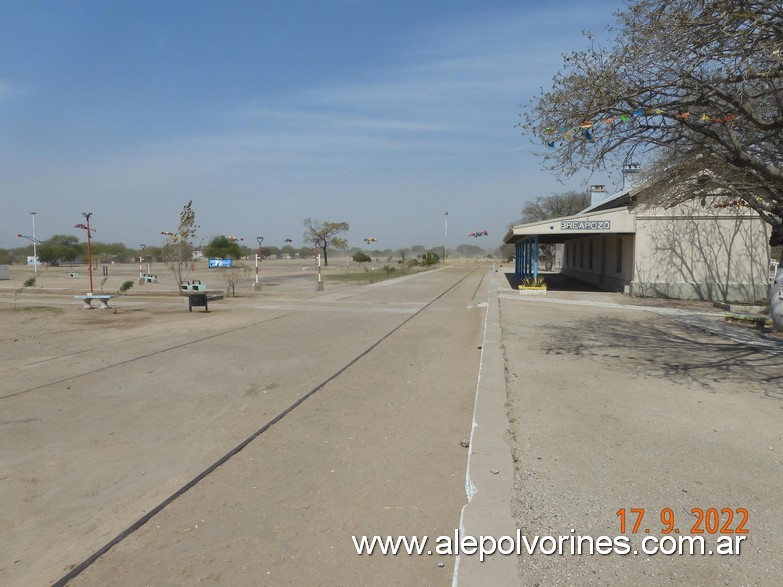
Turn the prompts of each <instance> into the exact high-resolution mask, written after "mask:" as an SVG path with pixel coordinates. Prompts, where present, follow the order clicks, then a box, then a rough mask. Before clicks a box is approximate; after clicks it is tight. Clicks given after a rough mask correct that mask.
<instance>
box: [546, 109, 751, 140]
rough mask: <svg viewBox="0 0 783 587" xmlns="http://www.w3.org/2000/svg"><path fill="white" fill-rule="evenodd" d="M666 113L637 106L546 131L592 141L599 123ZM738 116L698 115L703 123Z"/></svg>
mask: <svg viewBox="0 0 783 587" xmlns="http://www.w3.org/2000/svg"><path fill="white" fill-rule="evenodd" d="M664 115H666V112H665V111H664V110H661V109H660V108H656V109H654V110H648V111H645V110H644V109H642V108H637V109H636V110H633V111H631V112H630V113H627V114H620V115H618V116H610V117H608V118H604V119H602V120H598V121H595V122H593V121H590V120H585V121H584V122H583V123H581V124H580V125H579V126H573V127H568V126H561V127H558V128H555V127H552V126H547V127H546V128H545V130H546V133H547V134H549V135H553V134H555V133H556V132H560V133H563V139H565V140H567V141H568V140H571V139H572V138H574V137H578V136H584V138H585V139H586V140H587V141H588V142H590V143H592V142H593V141H594V139H595V128H596V126H598V125H601V124H618V123H625V122H628V121H629V120H632V119H634V118H639V117H642V116H664ZM673 117H674V118H675V119H677V120H680V121H683V122H685V121H686V120H689V119H691V113H690V112H680V113H679V114H675V115H673ZM736 118H737V115H736V114H726V115H723V116H711V115H709V114H702V115H701V116H699V117H698V121H699V122H702V123H705V124H706V123H714V124H726V123H728V122H732V121H733V120H735V119H736ZM556 143H557V141H548V142H547V146H548V147H552V148H554V147H555V146H556Z"/></svg>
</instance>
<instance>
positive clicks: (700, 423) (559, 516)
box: [0, 261, 783, 586]
mask: <svg viewBox="0 0 783 587" xmlns="http://www.w3.org/2000/svg"><path fill="white" fill-rule="evenodd" d="M311 265H312V263H311V262H309V261H305V262H303V261H287V262H282V263H280V264H279V265H273V264H272V263H269V264H267V265H265V266H264V267H263V268H262V273H261V280H260V281H261V286H260V288H256V287H254V285H253V283H252V277H250V278H248V279H246V280H245V281H244V282H243V283H242V284H241V285H240V287H238V289H237V293H238V295H239V297H238V298H236V299H231V300H221V301H216V302H214V304H212V305H211V309H212V311H211V312H209V313H206V312H204V311H203V309H201V308H196V309H194V311H193V313H190V312H188V311H187V302H186V300H185V299H184V298H182V297H180V296H179V295H178V293H177V292H176V291H175V288H176V284H175V282H174V279H173V277H171V276H170V275H169V276H166V274H165V272H164V271H159V274H160V282H159V283H158V284H147V285H144V286H139V285H138V284H136V285H134V287H133V288H132V289H131V290H130V292H129V294H128V295H123V296H118V297H116V298H114V299H112V300H111V301H110V304H111V306H112V309H110V310H98V309H94V310H85V309H83V308H82V307H81V304H80V303H79V302H78V301H77V300H76V299H75V298H74V297H73V296H74V295H77V294H79V293H84V292H86V291H87V289H88V288H89V283H88V281H87V279H86V277H85V271H84V268H81V269H79V270H78V272H79V274H80V275H79V277H74V278H72V277H70V276H69V272H70V268H59V269H54V270H52V269H49V270H45V269H40V273H39V275H38V277H37V278H36V285H35V286H32V287H24V286H23V283H24V281H25V280H26V279H27V278H29V277H30V276H32V269H29V268H12V280H11V281H9V282H0V326H1V329H0V350H1V351H2V352H1V353H0V357H1V358H0V378H1V379H0V381H1V382H2V383H0V401H2V402H4V404H3V405H2V406H0V408H2V409H0V437H1V438H2V447H3V448H2V460H1V461H0V462H2V464H3V466H2V469H0V486H1V487H2V491H0V512H4V513H3V514H2V516H3V519H2V522H3V525H4V526H5V527H6V528H7V529H8V531H7V532H4V533H0V551H2V552H4V553H5V557H6V560H5V561H3V562H2V564H0V582H2V583H4V584H8V585H28V584H45V583H47V582H51V581H53V580H56V579H57V578H58V577H60V576H62V575H63V574H65V573H67V572H68V570H69V568H71V567H72V566H73V565H74V564H76V563H78V562H79V561H81V560H83V558H84V556H86V555H87V554H89V553H91V552H94V551H95V550H96V549H98V548H100V547H101V546H102V545H104V544H106V542H107V541H109V540H110V539H112V538H113V537H114V536H116V534H117V532H118V531H119V530H121V529H122V528H126V527H127V526H128V525H129V524H130V523H132V522H133V521H134V520H136V519H138V518H139V516H141V515H143V514H144V512H146V511H149V510H150V509H151V508H153V507H155V506H156V505H157V504H159V503H160V501H161V500H162V499H164V498H165V497H167V496H169V495H171V493H172V492H174V491H176V490H177V489H178V488H179V487H181V486H182V485H183V484H184V483H186V482H187V481H189V480H190V479H192V477H193V475H194V474H196V473H197V472H199V471H202V470H203V469H204V467H206V466H207V465H209V464H210V463H214V462H215V461H216V460H217V459H219V458H220V457H221V456H222V455H224V454H225V452H226V450H227V448H228V447H232V446H236V444H237V443H239V442H241V441H242V440H243V439H245V438H247V435H248V434H249V433H250V432H251V431H254V430H257V429H258V426H260V425H261V424H262V423H263V422H265V421H267V419H268V418H271V417H273V416H274V415H275V414H279V413H281V412H282V411H283V410H285V409H286V408H287V407H288V406H290V405H291V402H293V401H296V400H297V398H299V397H302V396H303V395H304V394H306V393H307V392H308V390H311V389H313V388H314V387H315V386H317V385H319V384H321V383H323V382H324V381H325V380H326V379H327V378H328V377H330V376H331V375H332V374H333V373H334V372H335V370H336V369H337V368H339V366H344V365H345V364H347V363H348V362H350V361H351V360H352V359H353V358H354V357H356V356H357V353H359V352H362V350H363V349H366V348H367V346H368V345H370V344H372V343H373V342H374V341H378V340H379V339H381V338H382V337H383V336H385V335H386V333H388V332H390V331H391V330H392V329H393V328H395V327H396V325H399V324H400V323H401V322H402V321H403V320H405V319H406V318H408V317H410V316H411V315H413V314H414V313H415V312H418V311H420V310H421V309H422V308H423V307H424V303H425V301H426V300H429V299H431V296H432V295H433V294H432V293H430V292H431V291H438V290H437V288H438V287H444V286H443V285H442V284H444V283H447V282H448V283H451V281H449V280H452V281H453V280H455V279H457V277H454V276H451V277H450V276H449V275H448V273H440V276H437V275H435V276H432V277H426V278H425V279H419V278H417V279H415V280H413V281H409V282H406V285H405V286H404V287H399V286H397V287H393V286H390V287H386V286H384V285H383V284H376V286H371V287H367V286H365V287H363V288H359V289H355V288H351V287H349V286H346V285H345V284H337V283H330V282H329V281H328V277H329V273H330V271H344V267H331V268H329V269H326V270H325V271H324V278H325V280H326V283H327V288H326V291H325V292H320V293H316V287H315V283H316V279H317V276H316V273H315V272H314V271H313V268H312V267H311ZM470 271H471V268H470V267H469V266H467V265H466V266H464V267H462V268H460V269H459V270H458V271H457V272H458V273H460V276H462V275H463V274H465V275H468V277H466V281H465V283H464V284H463V285H461V286H459V287H457V288H456V289H454V290H453V291H451V292H450V293H449V294H448V295H446V296H445V297H443V298H442V299H441V300H439V301H438V303H437V304H434V305H433V306H432V308H431V311H428V312H427V313H425V314H422V319H420V320H417V321H416V322H415V324H416V328H415V329H414V328H408V327H406V328H405V329H403V330H401V331H400V333H399V335H398V336H397V337H393V338H391V339H389V341H388V342H387V343H384V346H383V347H382V350H381V348H379V349H378V350H376V351H374V352H373V353H371V354H370V355H368V359H367V360H366V361H361V362H360V363H358V364H357V366H356V367H355V368H353V369H352V370H351V371H349V372H348V373H346V376H345V377H344V378H341V379H339V381H337V382H335V383H333V384H331V385H327V386H325V387H324V389H323V392H321V394H320V395H319V396H318V397H317V400H316V401H312V402H309V403H308V404H306V408H307V409H303V410H300V411H298V412H297V413H296V417H292V418H290V419H287V420H286V421H285V426H280V427H279V428H278V429H276V433H275V434H274V435H268V436H265V437H264V440H263V442H261V443H260V444H258V443H254V444H253V445H251V447H250V449H248V450H247V451H245V452H243V453H242V458H239V459H236V460H232V461H231V463H230V464H229V465H227V466H226V467H224V468H221V474H220V475H219V476H215V477H211V478H210V479H209V482H208V483H205V484H203V485H201V486H199V489H198V491H194V492H191V493H190V494H189V497H188V498H187V499H183V500H181V501H180V502H178V505H177V507H172V508H169V509H167V510H166V511H165V512H164V513H162V514H161V515H160V516H158V517H157V518H156V521H155V523H154V524H148V525H147V526H145V527H144V530H143V532H138V533H136V534H134V536H133V538H132V539H129V540H127V541H125V542H123V544H122V546H121V547H119V548H115V549H113V550H112V551H111V552H110V553H108V554H107V555H106V556H104V557H102V558H101V559H100V560H99V561H98V562H97V563H96V564H95V565H93V566H92V567H90V569H88V570H87V571H86V572H85V573H84V574H83V575H80V576H79V577H78V578H77V579H76V580H75V581H74V584H85V585H103V584H108V583H111V584H119V585H137V584H171V585H174V584H182V583H193V582H201V583H206V584H270V585H272V584H285V583H288V584H294V583H297V582H298V583H301V582H302V581H303V580H304V581H306V582H308V583H310V584H334V583H342V584H367V583H368V582H377V581H380V580H382V579H385V580H386V582H389V583H395V582H397V583H400V584H444V585H445V584H448V583H449V582H450V578H451V574H450V568H448V567H447V568H444V567H440V566H436V564H435V562H436V561H434V560H432V559H428V558H427V557H423V558H422V557H418V558H417V557H413V558H410V557H403V558H395V557H392V558H388V557H383V558H380V559H379V558H378V557H364V558H357V557H356V555H355V553H354V552H351V548H350V543H349V542H348V541H347V537H348V536H349V535H350V534H351V533H352V532H359V533H362V534H365V533H368V534H376V533H377V534H395V533H400V534H406V535H414V534H431V535H435V534H436V533H437V534H441V533H444V534H448V533H449V532H450V529H451V528H456V527H457V524H458V521H457V516H458V510H459V508H460V507H461V506H462V504H463V503H464V498H465V496H464V488H463V486H462V478H463V477H464V473H465V462H464V461H465V456H466V452H465V448H464V446H463V444H464V442H463V441H464V440H465V439H466V438H467V437H468V436H469V425H470V421H469V420H470V410H471V406H472V399H473V394H474V392H475V385H476V373H477V370H478V364H477V361H478V356H477V354H476V353H477V349H480V347H481V340H480V338H479V334H480V326H481V320H482V314H483V313H482V312H481V310H480V306H481V304H480V302H482V301H483V300H485V299H486V297H485V293H486V292H485V285H486V281H484V279H483V278H482V277H481V272H477V273H476V274H475V275H473V274H470ZM99 272H101V270H99ZM108 272H109V276H108V278H107V279H106V281H105V282H103V283H102V287H103V289H104V291H105V292H116V291H117V290H118V289H119V287H120V285H121V284H122V283H123V282H124V281H127V280H135V279H136V278H137V277H138V267H137V266H110V267H109V269H108ZM214 275H215V274H214V273H210V271H209V270H208V269H206V268H197V269H196V271H195V272H194V273H192V274H191V275H190V276H189V279H201V280H202V281H204V282H205V283H207V286H208V289H210V290H213V291H221V293H225V292H223V291H222V290H223V289H224V287H225V286H224V284H222V283H217V281H216V279H215V277H214ZM460 279H461V277H460ZM499 279H500V281H499V286H500V287H499V291H500V294H499V295H500V302H499V304H500V324H501V330H502V351H503V355H504V356H503V359H504V361H505V374H504V376H505V381H506V392H507V394H508V421H507V422H506V421H503V422H502V423H500V424H501V425H502V426H503V427H504V428H505V427H507V428H508V431H509V443H510V446H511V450H512V454H513V459H514V463H515V475H514V479H515V481H514V483H515V485H514V487H509V490H508V500H511V501H512V503H513V507H514V515H515V517H516V522H517V527H518V528H519V529H520V530H521V531H522V532H523V533H524V534H525V535H527V536H529V537H531V538H532V537H533V536H535V535H539V536H543V535H552V536H570V535H574V534H578V535H585V536H593V537H598V536H600V535H607V536H617V535H620V534H621V532H620V527H619V521H620V518H619V516H618V511H620V510H621V509H625V510H626V511H630V510H631V509H632V508H633V509H640V508H644V510H645V512H646V514H645V515H646V517H645V520H644V521H645V525H644V526H640V529H639V532H637V533H636V534H633V533H631V532H630V531H628V532H626V534H628V535H629V536H630V538H631V541H632V544H633V545H638V544H639V542H640V541H641V539H642V532H643V530H645V529H649V530H650V534H651V535H654V536H659V537H660V536H662V534H661V529H662V528H661V526H662V518H661V517H662V515H664V512H666V513H668V511H669V510H671V511H672V512H673V515H674V516H675V517H676V521H677V525H678V527H679V529H680V530H681V533H682V534H685V533H690V530H691V526H693V524H694V515H693V514H692V511H693V510H694V509H695V508H701V509H703V510H705V511H706V510H708V509H709V508H715V509H716V510H717V511H718V512H722V511H723V510H724V509H730V510H732V512H735V513H736V512H739V511H740V510H741V509H742V508H744V509H747V511H748V513H749V519H748V522H747V525H746V526H747V529H748V530H749V533H748V534H747V539H746V541H745V542H744V543H743V544H742V552H741V555H740V556H709V555H704V556H692V555H687V556H664V555H661V554H658V555H655V556H647V555H643V554H639V555H631V554H629V555H615V554H612V555H607V556H600V555H594V556H584V555H582V556H573V555H565V556H557V555H555V556H547V555H543V554H536V555H526V554H524V555H522V556H521V557H519V559H518V562H519V575H520V580H519V583H518V584H520V585H541V586H544V585H575V584H578V585H621V584H629V583H634V584H638V585H659V584H661V583H662V582H673V583H675V584H688V585H720V584H727V585H728V584H744V585H774V584H777V582H778V581H777V579H778V578H779V576H780V572H781V569H783V558H782V557H781V554H780V549H779V548H778V547H779V545H780V543H781V538H783V534H781V532H783V526H781V523H780V521H781V520H782V519H783V510H781V505H780V504H781V503H783V493H782V491H783V489H781V484H780V479H781V469H783V459H781V456H780V455H781V452H783V434H781V430H783V426H782V424H783V404H782V403H781V402H783V371H781V364H783V358H782V357H781V355H780V354H775V353H774V352H772V351H774V350H775V349H777V348H778V347H776V346H774V345H779V344H781V337H780V335H779V334H766V335H764V337H765V338H764V340H765V341H766V342H767V343H768V344H771V345H773V346H771V347H769V348H767V350H766V351H765V350H764V349H760V347H759V346H754V344H753V341H754V340H756V341H757V340H760V338H759V337H760V336H762V335H760V334H759V333H757V332H756V331H754V330H753V329H748V328H744V327H742V326H739V325H733V330H731V331H730V333H735V334H736V336H735V337H734V338H727V337H726V336H722V335H719V334H710V333H709V331H708V330H705V329H704V328H700V327H699V324H700V323H701V324H702V325H706V326H716V325H721V324H723V322H722V320H721V316H720V313H718V312H716V311H715V310H714V308H712V306H711V305H710V304H704V303H694V302H675V303H667V302H664V301H659V300H634V299H629V298H624V297H622V296H617V295H614V294H605V293H603V292H573V291H567V292H559V293H553V292H550V295H548V296H547V298H546V299H545V300H534V299H523V298H521V297H520V296H519V295H518V294H517V292H515V291H513V290H512V289H511V286H510V284H509V283H505V282H504V281H503V278H502V277H500V278H499ZM102 281H103V277H102V275H101V276H100V277H96V276H94V282H95V283H96V284H98V285H96V286H95V287H94V289H95V290H97V291H100V287H101V282H102ZM428 284H429V285H428ZM433 288H434V289H433ZM700 321H701V322H700ZM336 332H337V333H339V335H338V337H337V338H336V339H335V340H332V343H331V344H330V345H328V350H325V347H324V345H323V344H322V342H321V341H323V340H325V339H327V338H329V337H332V338H334V336H335V333H336ZM748 337H750V338H748ZM749 341H750V342H749ZM218 349H219V352H217V350H218ZM292 349H295V352H294V351H292ZM770 349H772V351H770ZM248 350H249V352H248ZM213 360H216V361H217V362H218V364H219V369H216V368H215V367H214V366H212V365H210V361H213ZM501 377H503V374H501ZM10 402H13V403H10ZM303 455H305V456H303ZM270 456H271V457H272V460H268V459H270ZM493 473H494V471H493ZM322 491H323V496H328V497H325V498H324V499H325V501H323V502H322V503H321V504H320V506H321V507H319V506H316V505H314V503H313V501H312V496H313V495H316V494H317V495H322V494H321V493H320V492H322ZM723 515H724V516H725V514H723ZM737 520H739V514H737ZM721 521H725V517H724V518H722V520H721ZM648 522H649V526H648V525H647V523H648ZM731 525H732V526H734V527H736V525H737V523H735V522H733V523H732V524H731ZM705 538H706V539H707V542H708V544H713V545H714V541H715V536H714V535H711V534H709V533H708V534H707V535H706V536H705ZM9 557H10V558H9ZM64 561H67V563H68V564H66V563H65V562H64ZM69 565H70V567H69Z"/></svg>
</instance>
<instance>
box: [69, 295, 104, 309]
mask: <svg viewBox="0 0 783 587" xmlns="http://www.w3.org/2000/svg"><path fill="white" fill-rule="evenodd" d="M73 297H75V298H76V299H77V300H81V301H82V302H84V308H85V309H86V310H92V309H93V307H94V306H93V305H92V301H93V300H98V303H99V304H100V305H99V306H98V307H99V308H100V309H101V310H110V309H111V308H110V307H109V300H110V299H112V298H113V297H114V296H112V295H104V294H100V295H89V294H88V295H84V296H73Z"/></svg>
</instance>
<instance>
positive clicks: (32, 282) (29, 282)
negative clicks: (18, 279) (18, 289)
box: [24, 277, 35, 287]
mask: <svg viewBox="0 0 783 587" xmlns="http://www.w3.org/2000/svg"><path fill="white" fill-rule="evenodd" d="M34 285H35V277H31V278H29V279H28V280H27V281H25V282H24V286H25V287H33V286H34Z"/></svg>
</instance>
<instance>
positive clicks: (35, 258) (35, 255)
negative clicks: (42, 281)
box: [30, 212, 38, 273]
mask: <svg viewBox="0 0 783 587" xmlns="http://www.w3.org/2000/svg"><path fill="white" fill-rule="evenodd" d="M30 215H31V216H32V217H33V272H34V273H38V249H37V248H36V244H37V243H36V241H37V240H38V239H37V238H35V212H30Z"/></svg>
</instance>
